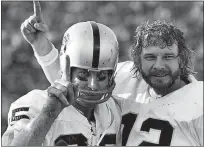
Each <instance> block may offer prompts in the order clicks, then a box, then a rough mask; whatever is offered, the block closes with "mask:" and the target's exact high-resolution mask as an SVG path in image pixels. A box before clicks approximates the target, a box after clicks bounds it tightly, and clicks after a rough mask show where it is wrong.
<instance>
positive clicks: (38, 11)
mask: <svg viewBox="0 0 204 147" xmlns="http://www.w3.org/2000/svg"><path fill="white" fill-rule="evenodd" d="M33 9H34V15H35V16H36V17H37V20H38V21H41V20H42V12H41V6H40V2H39V1H35V0H34V1H33Z"/></svg>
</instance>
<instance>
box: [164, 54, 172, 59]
mask: <svg viewBox="0 0 204 147" xmlns="http://www.w3.org/2000/svg"><path fill="white" fill-rule="evenodd" d="M163 59H164V60H172V59H174V56H173V55H166V56H164V57H163Z"/></svg>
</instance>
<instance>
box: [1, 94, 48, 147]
mask: <svg viewBox="0 0 204 147" xmlns="http://www.w3.org/2000/svg"><path fill="white" fill-rule="evenodd" d="M46 93H47V92H46V91H41V90H33V91H31V92H29V93H28V94H26V95H24V96H22V97H20V98H19V99H17V100H16V101H15V102H13V103H12V104H11V106H10V109H9V113H8V127H7V130H6V131H5V132H4V134H3V136H2V144H3V145H6V146H8V145H10V144H11V142H12V140H13V138H14V137H15V135H16V134H17V133H18V132H19V131H20V130H21V129H23V128H25V126H26V125H27V124H28V123H29V122H30V121H31V120H32V119H33V118H34V117H35V116H36V115H38V114H39V113H40V110H41V108H42V106H43V103H44V101H45V94H46Z"/></svg>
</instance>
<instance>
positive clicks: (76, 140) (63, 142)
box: [54, 134, 116, 146]
mask: <svg viewBox="0 0 204 147" xmlns="http://www.w3.org/2000/svg"><path fill="white" fill-rule="evenodd" d="M106 144H111V145H115V144H116V134H106V135H105V136H104V138H103V139H102V141H101V142H100V144H99V145H100V146H105V145H106ZM54 145H55V146H68V145H77V146H87V145H88V142H87V138H86V137H84V135H82V134H70V135H61V136H59V137H58V138H57V139H56V140H55V142H54Z"/></svg>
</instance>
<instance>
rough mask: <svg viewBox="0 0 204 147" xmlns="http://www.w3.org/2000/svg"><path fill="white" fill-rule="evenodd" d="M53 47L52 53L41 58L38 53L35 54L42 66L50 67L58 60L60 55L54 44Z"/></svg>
mask: <svg viewBox="0 0 204 147" xmlns="http://www.w3.org/2000/svg"><path fill="white" fill-rule="evenodd" d="M51 46H52V47H51V50H50V52H49V53H47V54H46V55H44V56H39V55H38V54H37V53H36V52H34V55H35V57H36V59H37V60H38V63H39V64H40V65H41V66H49V65H51V64H52V63H54V62H55V61H56V60H57V58H58V54H59V53H58V50H57V49H56V48H55V46H54V45H53V44H51Z"/></svg>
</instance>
